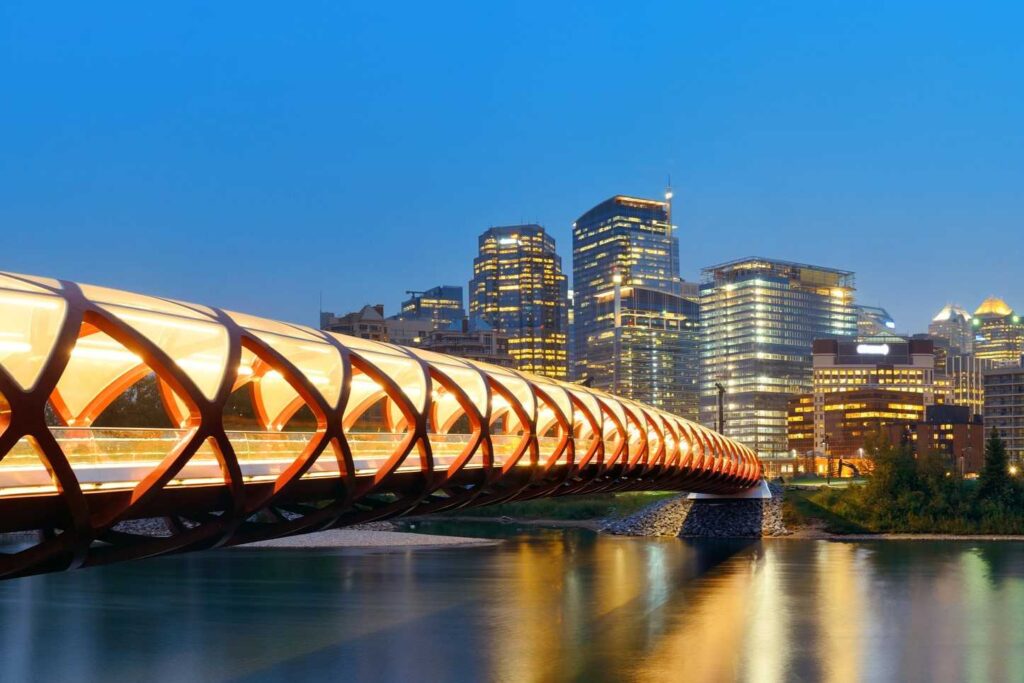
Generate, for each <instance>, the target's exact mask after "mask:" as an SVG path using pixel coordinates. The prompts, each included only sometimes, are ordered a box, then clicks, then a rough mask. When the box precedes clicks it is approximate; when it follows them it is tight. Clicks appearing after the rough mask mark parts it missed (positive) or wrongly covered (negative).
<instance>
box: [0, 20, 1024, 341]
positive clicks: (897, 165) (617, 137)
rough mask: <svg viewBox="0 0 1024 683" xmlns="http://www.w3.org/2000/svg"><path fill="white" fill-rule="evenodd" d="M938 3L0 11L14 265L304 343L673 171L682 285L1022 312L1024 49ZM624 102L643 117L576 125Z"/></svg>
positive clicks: (913, 310) (919, 318) (3, 172)
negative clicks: (720, 278) (481, 255)
mask: <svg viewBox="0 0 1024 683" xmlns="http://www.w3.org/2000/svg"><path fill="white" fill-rule="evenodd" d="M952 7H953V6H951V5H950V6H943V7H935V6H929V11H928V12H926V13H922V12H920V11H917V10H916V9H914V8H913V7H911V6H908V5H903V4H901V5H900V6H899V7H887V8H861V7H852V6H851V7H835V8H832V10H831V11H830V12H827V13H822V16H818V17H817V18H816V20H815V23H816V25H815V30H814V31H805V30H803V28H802V26H803V21H804V20H805V18H804V17H803V14H804V11H803V10H802V9H800V8H797V7H792V8H771V9H769V8H763V7H759V6H757V5H751V6H748V7H746V8H736V9H734V10H729V9H721V8H719V7H717V6H715V5H713V4H707V5H688V6H687V7H685V8H684V7H672V6H669V7H665V6H660V5H659V6H654V5H647V4H643V3H641V4H639V5H637V6H635V7H631V8H630V11H631V13H632V14H631V20H632V21H634V22H639V24H640V25H643V26H644V27H645V29H644V30H643V31H638V32H637V33H635V34H629V33H627V34H623V33H622V32H621V31H620V30H619V27H620V25H621V17H620V16H618V14H617V13H615V12H611V11H608V10H602V9H600V8H594V9H592V10H582V9H578V8H571V7H557V8H545V10H544V12H540V11H533V10H535V9H539V8H532V9H531V8H530V7H529V6H517V7H504V8H500V9H498V10H495V11H488V12H483V11H474V12H471V13H469V14H470V15H471V16H464V17H462V18H461V21H466V22H473V23H474V24H475V25H476V26H477V27H478V30H476V31H473V32H470V33H468V34H467V33H466V32H465V31H463V30H461V28H460V26H463V24H462V23H461V21H460V20H453V19H456V17H454V16H452V15H451V13H450V12H448V11H445V10H444V9H443V8H442V9H441V10H436V9H434V10H429V11H428V10H427V9H426V8H417V7H415V6H402V5H400V4H399V5H389V6H388V7H387V8H369V7H362V8H355V7H346V6H343V5H340V6H336V7H318V8H316V9H315V10H312V9H309V8H297V9H295V10H294V11H293V12H292V13H291V14H290V16H289V21H287V22H281V21H279V19H280V17H279V16H278V15H277V14H276V13H272V12H270V11H268V9H267V7H266V6H260V5H258V4H257V5H253V6H252V7H251V8H250V11H249V12H246V13H245V14H244V15H243V16H239V15H238V14H237V13H236V12H232V11H228V10H226V9H223V8H206V9H204V10H202V11H201V12H200V11H198V10H197V11H195V12H192V13H190V12H187V11H181V8H177V9H176V10H175V11H174V12H173V13H172V12H163V11H161V10H156V9H149V10H147V9H142V8H121V9H119V10H113V9H104V8H91V9H89V10H85V9H84V8H81V7H76V6H74V5H67V6H65V7H63V8H62V9H61V10H58V11H49V12H45V13H44V12H42V11H41V10H40V8H38V7H32V6H23V7H18V8H15V7H10V8H6V9H5V11H4V18H5V22H4V24H5V26H6V27H7V28H6V31H5V41H4V45H5V47H4V50H3V52H0V63H2V64H3V65H4V66H5V67H6V68H5V69H4V73H5V81H6V84H7V88H6V92H7V94H8V100H7V101H8V106H6V107H4V110H3V112H0V122H2V123H3V127H2V130H4V131H5V136H4V137H5V145H4V147H5V151H6V152H7V154H6V155H5V157H6V161H5V162H4V163H3V164H0V223H2V224H3V225H4V226H5V227H7V228H8V229H7V230H6V231H5V232H6V233H7V234H6V235H5V236H7V237H8V243H7V246H8V248H7V249H6V250H5V256H6V258H5V259H4V263H3V266H4V268H7V269H9V270H13V271H19V272H27V273H46V274H50V275H55V276H58V277H66V278H69V279H72V280H78V281H85V282H97V283H100V284H104V285H108V286H113V287H125V288H128V289H133V288H134V289H142V290H145V291H149V292H155V293H159V294H161V295H164V296H168V297H177V298H181V299H185V300H193V299H202V298H203V295H204V293H205V292H207V291H209V290H211V289H216V290H217V291H218V294H219V297H218V298H219V299H221V300H222V301H223V303H224V305H226V306H229V307H232V308H235V309H238V310H251V311H254V312H257V313H260V314H263V315H267V316H269V317H272V318H287V319H289V320H296V321H299V322H305V323H308V324H312V323H314V322H315V320H316V312H315V307H316V302H317V300H318V298H319V295H320V293H321V291H322V292H323V299H324V304H325V307H326V308H329V309H334V310H351V309H354V308H356V307H357V306H359V305H361V304H363V303H365V302H368V301H370V302H375V303H376V302H380V303H384V304H385V306H386V308H387V309H388V310H397V307H398V304H399V303H400V301H401V300H402V292H403V291H404V290H405V289H407V288H408V287H409V283H416V282H428V283H430V282H447V281H452V280H456V283H457V284H462V285H465V283H466V282H468V280H469V276H470V271H469V268H468V265H467V264H469V263H470V261H471V257H472V254H473V251H474V248H475V239H474V238H475V236H476V235H477V234H479V232H480V231H481V230H483V229H485V228H487V227H488V226H494V225H504V224H514V223H526V222H535V223H538V224H541V225H544V226H545V227H546V228H548V230H549V231H550V232H551V234H552V236H553V237H554V238H555V240H556V241H557V242H558V243H559V244H560V245H568V244H569V243H570V242H571V224H572V221H573V220H574V219H575V218H576V217H577V216H578V215H579V213H580V212H581V211H582V210H585V209H586V208H587V207H589V206H593V205H594V204H595V203H596V202H599V201H601V200H603V199H604V198H606V197H609V196H611V195H613V194H617V193H621V194H630V195H635V196H641V197H658V196H660V194H661V191H662V189H663V188H664V186H665V184H666V181H667V177H668V175H669V174H671V177H672V184H673V186H674V187H675V192H676V200H675V207H674V216H673V219H674V220H673V222H674V223H675V224H676V225H678V226H679V231H678V234H679V237H680V240H681V243H683V244H685V245H686V247H685V248H684V249H682V250H681V254H680V256H681V258H680V261H681V275H682V276H683V277H685V278H686V279H687V280H691V281H693V280H696V279H698V274H699V271H700V269H701V268H703V267H706V266H708V265H710V264H714V263H722V262H725V261H729V260H732V259H736V258H743V257H746V256H750V255H759V256H765V257H770V258H777V259H783V260H790V261H798V262H804V263H816V264H822V265H827V266H830V267H834V268H840V269H844V270H850V271H854V272H856V273H858V276H859V288H858V301H859V302H861V303H864V304H867V305H872V306H882V307H884V308H886V309H887V310H888V311H889V312H890V313H891V314H892V315H893V316H894V318H895V319H896V322H897V323H898V325H899V326H900V329H901V330H906V331H923V330H924V329H925V328H926V326H927V323H928V321H929V320H930V319H931V317H932V316H933V315H934V314H935V312H936V311H938V310H939V309H940V308H941V307H942V306H943V305H944V304H946V303H951V302H952V303H960V304H961V305H963V306H965V307H967V308H968V309H971V310H973V308H974V307H975V306H977V304H978V303H979V302H980V301H982V300H983V299H984V298H985V297H987V296H989V295H997V296H1000V297H1002V298H1003V299H1005V300H1006V301H1007V302H1008V303H1009V304H1010V305H1011V306H1014V307H1015V308H1024V283H1021V282H1019V280H1018V279H1016V278H1014V277H1013V276H1014V268H1015V264H1014V256H1015V255H1016V254H1018V253H1021V252H1022V251H1024V231H1021V230H1020V229H1019V222H1020V216H1021V214H1022V213H1024V204H1022V202H1024V199H1022V198H1021V196H1020V193H1019V191H1018V188H1019V185H1020V180H1021V177H1022V176H1024V167H1022V158H1024V155H1021V154H1020V138H1019V133H1018V125H1017V122H1018V121H1019V120H1020V119H1021V117H1022V114H1024V98H1022V96H1021V94H1020V93H1021V92H1024V89H1022V88H1020V87H1017V86H1019V84H1020V79H1021V76H1020V72H1019V70H1016V69H1014V65H1015V64H1017V63H1019V62H1020V56H1021V50H1022V47H1021V45H1020V42H1019V40H1017V37H1016V35H1015V32H1014V31H1013V29H1012V28H1011V27H1012V26H1013V25H1014V22H1013V21H1012V20H1008V17H1007V16H1006V15H1005V13H1001V14H1000V15H999V17H998V21H997V20H996V19H997V18H996V17H995V16H993V15H985V14H984V13H977V14H976V15H972V16H971V17H967V18H965V17H964V16H963V13H962V12H959V11H953V9H952ZM1007 11H1008V12H1009V13H1011V14H1013V13H1015V12H1016V11H1018V10H1015V9H1008V10H1007ZM115 13H117V17H115V16H114V14H115ZM122 15H123V16H122ZM115 19H116V20H115ZM126 21H127V22H129V23H131V25H132V26H133V31H132V32H131V35H124V34H123V32H121V31H119V29H118V28H117V27H118V26H120V25H123V22H126ZM352 26H359V27H360V28H359V30H358V32H357V31H356V30H355V29H353V28H347V27H352ZM425 27H426V28H429V29H431V30H427V31H424V30H423V28H425ZM559 27H563V28H559ZM574 27H575V28H574ZM577 29H578V30H577ZM339 32H340V33H339ZM495 35H503V36H506V37H505V39H504V40H493V39H492V38H493V36H495ZM339 36H340V38H341V39H339ZM981 36H983V37H984V45H985V49H984V50H976V49H975V50H971V49H962V50H961V49H958V48H956V46H958V45H971V44H973V43H972V42H971V38H972V37H975V38H978V37H981ZM186 37H187V39H186ZM602 42H604V43H608V44H615V45H617V46H619V48H620V49H617V50H612V51H609V52H608V53H607V54H605V53H596V52H595V51H594V50H592V49H589V48H590V47H591V46H592V45H594V44H599V43H602ZM381 45H387V46H388V49H387V50H382V49H381V48H380V46H381ZM939 46H941V47H939ZM469 52H472V53H473V54H474V55H475V58H474V59H472V60H467V59H466V58H465V55H466V54H467V53H469ZM812 56H813V59H812V58H810V57H812ZM950 60H954V61H955V65H956V66H955V68H952V67H951V66H950V65H951V62H950ZM632 79H636V80H635V81H634V80H632ZM614 83H619V84H625V83H629V84H630V85H631V86H632V88H633V89H627V90H626V92H627V93H630V92H634V93H636V94H637V95H640V94H641V93H642V95H643V106H633V105H629V106H623V107H608V108H601V107H595V106H589V105H591V104H596V102H597V101H599V100H598V98H599V97H600V95H601V94H602V93H604V92H607V89H608V86H609V84H614ZM41 84H46V85H45V88H43V87H42V86H41ZM581 105H582V106H586V108H587V110H588V113H587V115H586V116H581V114H580V113H579V112H580V110H581V109H580V107H581ZM480 150H486V151H487V152H486V154H481V153H480ZM426 236H431V237H432V238H433V237H438V236H442V237H441V238H440V239H426ZM71 242H74V247H73V248H72V247H71V246H70V243H71ZM839 245H842V248H841V249H840V248H839ZM901 246H902V247H904V248H905V249H909V248H911V247H912V248H913V253H914V256H913V258H907V256H906V251H905V249H904V248H898V247H901ZM993 246H998V249H993V248H992V247H993ZM122 249H127V250H129V253H130V255H131V258H128V259H114V258H112V256H111V254H112V253H113V252H115V251H118V250H122ZM225 254H227V255H230V257H231V258H233V259H236V260H237V264H236V263H234V262H232V261H231V260H230V259H229V260H225V258H224V256H223V255H225ZM355 254H358V256H357V257H354V255H355ZM567 256H568V254H567V253H566V252H564V249H563V257H567ZM242 263H245V264H248V265H249V266H250V267H252V266H256V267H259V268H262V269H263V271H264V272H265V273H266V275H265V278H264V283H265V286H264V291H262V292H260V294H259V295H258V296H257V295H254V294H253V293H252V292H249V291H247V290H246V289H245V288H243V287H241V286H240V285H239V284H238V283H237V282H236V280H237V274H238V272H239V271H240V269H241V264H242ZM397 263H401V267H400V268H396V267H394V266H395V264H397ZM183 274H184V275H187V276H188V277H186V278H183V277H182V275H183ZM909 284H913V287H908V285H909ZM908 290H909V291H908ZM897 291H905V292H906V293H905V294H901V295H900V296H899V297H895V296H889V293H891V292H897Z"/></svg>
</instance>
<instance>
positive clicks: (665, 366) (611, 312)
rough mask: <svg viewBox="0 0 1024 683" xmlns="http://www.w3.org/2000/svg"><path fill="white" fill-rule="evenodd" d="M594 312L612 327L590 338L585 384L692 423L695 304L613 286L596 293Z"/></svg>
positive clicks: (654, 292)
mask: <svg viewBox="0 0 1024 683" xmlns="http://www.w3.org/2000/svg"><path fill="white" fill-rule="evenodd" d="M595 312H596V313H597V316H598V319H599V320H605V319H610V320H611V322H612V325H611V328H610V329H608V330H606V331H604V332H602V333H599V334H597V335H595V336H594V337H593V338H592V341H591V344H590V345H589V346H588V348H587V355H588V376H589V377H590V378H591V386H593V387H595V388H598V389H602V390H604V391H608V392H610V393H613V394H615V395H617V396H624V397H626V398H631V399H633V400H635V401H641V402H644V403H648V404H650V405H654V406H657V407H659V408H662V409H663V410H667V411H669V412H671V413H673V414H675V415H679V416H681V417H685V418H686V419H688V420H696V419H697V415H698V409H697V403H698V401H697V398H698V381H699V371H700V356H699V350H700V307H699V305H698V304H697V302H696V301H694V300H692V299H687V298H685V297H682V296H679V295H677V294H673V293H671V292H666V291H661V290H658V289H650V288H647V287H633V286H622V285H619V284H616V285H613V286H612V289H611V291H608V292H604V293H602V294H600V295H598V297H597V303H596V306H595Z"/></svg>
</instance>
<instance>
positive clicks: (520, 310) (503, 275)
mask: <svg viewBox="0 0 1024 683" xmlns="http://www.w3.org/2000/svg"><path fill="white" fill-rule="evenodd" d="M568 295H569V292H568V281H567V278H566V276H565V274H564V273H562V259H561V257H559V256H558V254H557V253H556V252H555V240H554V238H553V237H551V236H550V235H548V234H547V233H546V232H545V231H544V228H542V227H541V226H539V225H513V226H506V227H496V228H491V229H489V230H487V231H486V232H484V233H483V234H482V235H480V238H479V256H477V257H476V258H475V259H473V279H472V280H471V281H470V283H469V314H470V316H471V317H475V318H480V319H482V320H484V321H485V322H486V323H487V324H489V325H490V326H491V327H492V328H494V329H495V330H496V331H498V332H501V333H504V334H506V335H508V338H509V340H508V350H509V353H510V354H511V355H512V357H513V358H515V360H516V367H517V368H519V369H520V370H524V371H526V372H535V373H537V374H540V375H546V376H548V377H554V378H556V379H567V378H568V375H569V367H568V354H567V341H568V324H569V323H568V316H567V311H566V302H567V300H568Z"/></svg>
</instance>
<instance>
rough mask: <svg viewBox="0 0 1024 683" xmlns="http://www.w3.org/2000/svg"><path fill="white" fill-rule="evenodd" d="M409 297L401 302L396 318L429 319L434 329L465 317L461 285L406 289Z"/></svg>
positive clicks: (445, 326)
mask: <svg viewBox="0 0 1024 683" xmlns="http://www.w3.org/2000/svg"><path fill="white" fill-rule="evenodd" d="M406 294H408V295H409V298H408V299H406V300H405V301H403V302H402V311H401V313H399V314H398V315H397V316H395V318H396V319H398V320H429V321H431V322H432V323H433V324H434V329H435V330H440V329H444V328H448V327H451V326H452V325H453V324H455V323H461V321H462V319H463V318H465V317H466V311H465V310H464V309H463V307H462V287H459V286H457V285H438V286H437V287H431V288H430V289H427V290H425V291H422V292H419V291H412V290H410V291H408V292H406Z"/></svg>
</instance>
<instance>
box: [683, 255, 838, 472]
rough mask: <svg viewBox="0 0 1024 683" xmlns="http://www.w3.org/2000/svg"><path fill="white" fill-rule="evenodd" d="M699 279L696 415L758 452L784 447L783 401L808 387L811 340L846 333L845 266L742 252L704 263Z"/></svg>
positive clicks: (769, 453) (775, 451)
mask: <svg viewBox="0 0 1024 683" xmlns="http://www.w3.org/2000/svg"><path fill="white" fill-rule="evenodd" d="M703 275H704V281H703V283H702V284H701V328H702V329H701V335H702V337H701V338H702V344H701V398H700V414H701V421H702V422H703V423H704V424H706V425H709V426H711V425H714V424H715V422H716V409H717V390H716V383H720V384H721V385H722V386H723V387H724V388H725V389H726V392H727V395H726V397H725V402H726V410H725V433H726V434H727V435H729V436H731V437H733V438H735V439H737V440H739V441H741V442H743V443H745V444H746V445H748V446H750V447H751V448H754V449H756V450H758V451H760V452H761V453H762V454H763V455H766V456H772V455H780V456H781V455H783V454H784V453H785V452H786V447H787V439H786V404H787V401H788V400H789V398H790V397H791V396H793V395H794V394H803V393H810V392H811V390H812V388H813V387H812V363H811V346H812V343H813V341H814V340H815V339H826V338H844V337H853V336H854V335H856V334H857V312H856V310H855V309H854V306H853V291H854V281H853V273H850V272H847V271H844V270H835V269H832V268H822V267H819V266H810V265H803V264H799V263H790V262H787V261H775V260H771V259H765V258H757V257H751V258H745V259H741V260H738V261H732V262H729V263H723V264H721V265H717V266H711V267H709V268H705V269H704V271H703Z"/></svg>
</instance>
